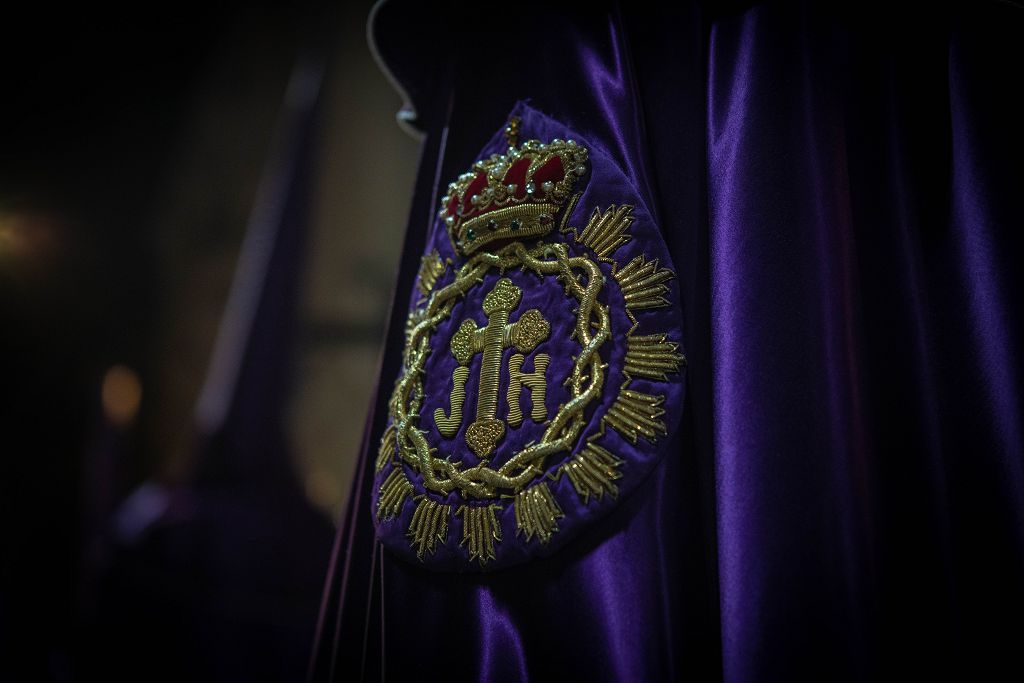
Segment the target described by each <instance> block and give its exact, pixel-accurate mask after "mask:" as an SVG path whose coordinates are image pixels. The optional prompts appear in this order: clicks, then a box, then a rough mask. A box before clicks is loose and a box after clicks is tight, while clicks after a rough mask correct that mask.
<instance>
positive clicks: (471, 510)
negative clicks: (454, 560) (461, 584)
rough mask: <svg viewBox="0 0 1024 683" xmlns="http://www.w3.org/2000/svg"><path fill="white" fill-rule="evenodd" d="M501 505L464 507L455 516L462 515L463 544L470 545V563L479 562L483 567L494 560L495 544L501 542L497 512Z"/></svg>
mask: <svg viewBox="0 0 1024 683" xmlns="http://www.w3.org/2000/svg"><path fill="white" fill-rule="evenodd" d="M500 509H501V506H500V505H487V506H485V507H477V506H472V505H463V506H462V507H460V508H459V509H458V511H456V513H455V514H457V515H462V543H461V544H460V545H467V544H468V545H469V561H470V562H472V561H473V560H477V561H478V562H480V564H481V565H484V564H487V561H488V560H493V559H494V542H495V541H498V542H500V541H501V525H500V524H498V518H497V517H496V516H495V512H496V511H498V510H500Z"/></svg>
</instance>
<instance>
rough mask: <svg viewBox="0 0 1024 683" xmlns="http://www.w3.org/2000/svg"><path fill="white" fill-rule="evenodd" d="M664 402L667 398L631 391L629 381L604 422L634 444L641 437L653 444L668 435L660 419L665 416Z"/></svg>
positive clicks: (606, 414)
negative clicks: (662, 436)
mask: <svg viewBox="0 0 1024 683" xmlns="http://www.w3.org/2000/svg"><path fill="white" fill-rule="evenodd" d="M664 402H665V397H664V396H662V395H654V394H647V393H644V392H642V391H635V390H633V389H630V388H629V382H628V381H627V382H626V383H625V384H624V385H623V386H622V388H621V389H619V395H618V396H617V397H616V398H615V402H614V403H612V405H611V407H610V408H609V409H608V412H607V413H605V415H604V417H603V418H602V421H603V422H604V423H607V424H608V425H610V426H611V427H613V428H614V429H615V431H617V432H618V433H619V434H622V436H624V437H626V438H627V439H629V440H630V441H631V442H632V443H634V444H635V443H636V440H637V438H639V437H640V436H644V437H646V438H647V440H648V441H652V442H653V441H654V440H656V439H657V438H658V436H659V435H664V434H667V433H668V430H667V429H666V427H665V423H664V422H663V421H662V420H660V419H658V418H660V417H661V416H662V415H664V414H665V409H664V408H662V407H661V406H662V404H663V403H664Z"/></svg>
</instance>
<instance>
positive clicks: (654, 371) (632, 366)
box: [623, 334, 686, 382]
mask: <svg viewBox="0 0 1024 683" xmlns="http://www.w3.org/2000/svg"><path fill="white" fill-rule="evenodd" d="M677 348H679V345H678V344H676V343H675V342H670V341H668V338H667V335H664V334H647V335H637V336H632V335H631V336H629V337H627V338H626V361H625V366H624V367H623V371H624V372H625V373H626V374H628V375H639V376H641V377H649V378H650V379H658V380H661V381H663V382H665V381H668V377H667V373H670V372H673V373H675V372H679V364H680V363H683V362H685V361H686V359H685V358H684V357H683V355H682V354H680V353H676V349H677Z"/></svg>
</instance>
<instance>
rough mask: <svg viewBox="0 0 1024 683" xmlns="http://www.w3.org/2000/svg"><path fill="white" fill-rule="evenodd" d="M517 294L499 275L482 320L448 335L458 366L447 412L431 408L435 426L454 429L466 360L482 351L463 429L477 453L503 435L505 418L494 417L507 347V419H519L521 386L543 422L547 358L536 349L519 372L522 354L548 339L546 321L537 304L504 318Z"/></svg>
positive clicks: (459, 420)
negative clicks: (471, 409) (472, 410)
mask: <svg viewBox="0 0 1024 683" xmlns="http://www.w3.org/2000/svg"><path fill="white" fill-rule="evenodd" d="M522 295H523V291H522V290H521V289H520V288H519V287H517V286H515V285H514V284H513V283H512V281H511V280H509V279H508V278H502V279H500V280H498V283H497V284H496V285H495V286H494V289H493V290H491V292H490V293H489V294H488V295H487V296H486V297H484V301H483V310H484V314H485V315H486V316H487V324H486V325H485V326H483V327H478V326H477V324H476V323H475V322H474V321H473V320H472V319H466V320H464V321H463V322H462V325H460V326H459V329H458V331H456V333H455V334H454V335H453V336H452V341H451V351H452V355H453V356H455V359H456V360H457V361H458V362H459V366H458V367H457V368H455V370H454V371H453V372H452V393H451V398H450V405H451V409H450V413H449V414H447V415H446V414H445V412H444V410H442V409H440V408H438V409H437V410H435V411H434V422H435V424H437V429H438V431H439V432H441V434H443V435H444V436H446V437H448V438H451V437H453V436H455V435H456V434H457V433H458V431H459V427H460V426H461V424H462V404H463V401H464V400H465V396H466V390H465V387H466V380H467V378H468V377H469V364H470V362H471V361H472V360H473V358H474V356H476V354H478V353H479V354H482V358H481V360H480V389H479V392H478V395H477V405H476V419H475V420H474V421H473V422H472V423H471V424H470V425H469V427H467V429H466V443H467V444H468V445H469V447H470V448H471V449H472V450H473V452H474V453H476V454H477V456H479V457H480V458H487V457H488V456H489V455H490V454H491V453H492V452H493V451H494V448H495V446H497V444H498V442H499V441H501V439H502V438H503V437H504V435H505V423H504V422H503V421H502V420H499V419H498V418H497V409H498V385H499V381H500V379H501V358H502V352H503V351H504V350H505V349H507V348H510V347H512V348H515V349H516V350H517V351H519V353H516V354H513V355H512V357H511V358H509V362H508V370H509V385H508V391H507V400H508V423H509V424H510V425H512V426H513V427H515V426H518V425H519V424H521V423H522V421H523V414H522V410H521V409H520V407H519V396H520V392H521V391H522V387H524V386H526V387H527V388H528V389H529V390H530V404H531V410H530V417H531V418H532V419H533V420H534V421H535V422H543V421H544V420H545V419H546V417H547V409H546V408H545V405H544V399H545V395H546V392H547V382H546V379H545V373H546V372H547V367H548V361H549V360H550V357H549V356H548V355H547V354H545V353H538V354H537V355H536V356H535V357H534V359H533V372H523V371H522V367H523V362H524V361H525V359H526V357H525V356H524V355H522V354H525V353H529V352H530V351H532V350H533V349H535V348H536V347H537V345H538V344H539V343H541V342H542V341H544V340H545V339H547V338H548V336H549V335H550V333H551V325H550V324H549V323H548V321H547V320H546V319H545V318H544V316H543V315H542V314H541V312H540V311H539V310H537V309H536V308H531V309H530V310H528V311H526V312H525V313H523V314H522V315H521V316H519V320H517V321H516V322H514V323H510V322H509V315H510V314H511V313H512V312H513V311H514V310H515V309H516V307H517V306H518V305H519V301H520V299H522Z"/></svg>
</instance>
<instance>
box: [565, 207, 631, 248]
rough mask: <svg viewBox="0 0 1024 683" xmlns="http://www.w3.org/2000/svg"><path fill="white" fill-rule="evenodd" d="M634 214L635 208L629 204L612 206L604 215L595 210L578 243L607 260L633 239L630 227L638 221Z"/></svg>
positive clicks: (578, 237)
mask: <svg viewBox="0 0 1024 683" xmlns="http://www.w3.org/2000/svg"><path fill="white" fill-rule="evenodd" d="M632 212H633V207H632V206H630V205H629V204H623V205H622V206H620V207H616V206H615V205H614V204H612V205H611V206H609V207H608V210H607V211H605V212H604V213H602V212H601V210H600V209H594V213H592V214H590V220H589V221H588V222H587V227H586V228H584V229H583V232H582V233H580V234H579V235H577V236H576V241H577V242H579V243H580V244H585V245H586V246H588V247H590V248H591V249H593V250H594V252H595V253H596V254H597V255H598V256H599V257H600V258H603V259H607V258H608V256H609V255H610V254H611V253H612V252H614V251H615V250H616V249H618V248H619V247H621V246H622V245H623V244H625V243H626V242H628V241H629V240H630V239H631V237H630V235H629V232H628V231H629V226H630V225H632V223H633V221H634V220H636V219H635V218H634V217H633V213H632Z"/></svg>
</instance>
